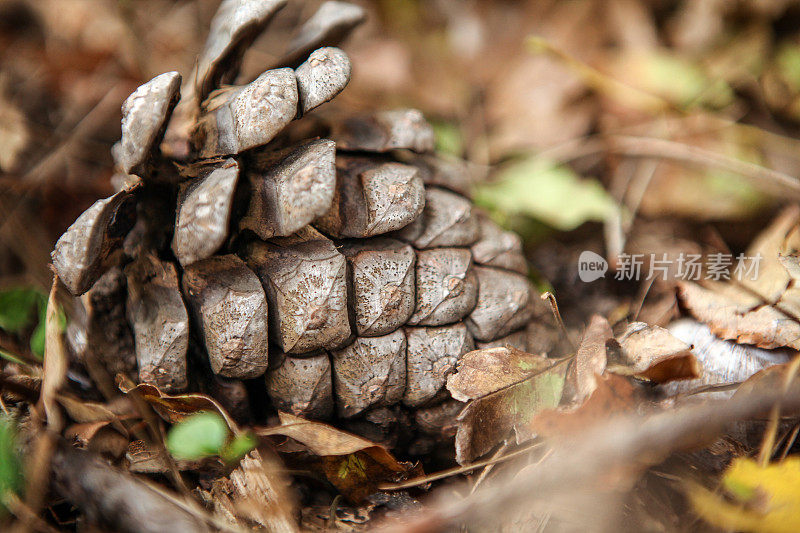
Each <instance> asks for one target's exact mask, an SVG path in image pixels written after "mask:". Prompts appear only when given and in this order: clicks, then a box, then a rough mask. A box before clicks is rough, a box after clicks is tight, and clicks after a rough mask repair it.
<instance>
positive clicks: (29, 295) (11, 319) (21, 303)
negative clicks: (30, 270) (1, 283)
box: [0, 287, 47, 333]
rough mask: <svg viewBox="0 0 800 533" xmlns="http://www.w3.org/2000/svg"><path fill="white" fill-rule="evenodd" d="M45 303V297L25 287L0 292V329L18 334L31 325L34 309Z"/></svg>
mask: <svg viewBox="0 0 800 533" xmlns="http://www.w3.org/2000/svg"><path fill="white" fill-rule="evenodd" d="M45 302H47V296H46V295H45V294H44V293H42V292H40V291H38V290H36V289H31V288H26V287H17V288H14V289H9V290H6V291H2V292H0V329H4V330H5V331H7V332H9V333H19V332H20V331H21V330H23V329H25V328H26V327H28V326H29V325H31V324H32V323H33V320H34V317H35V315H34V313H33V310H34V307H36V306H37V305H38V306H41V305H42V304H43V303H45Z"/></svg>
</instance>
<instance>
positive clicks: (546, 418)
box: [529, 373, 641, 437]
mask: <svg viewBox="0 0 800 533" xmlns="http://www.w3.org/2000/svg"><path fill="white" fill-rule="evenodd" d="M640 400H641V392H640V391H639V390H638V389H636V387H634V385H632V384H631V381H630V379H629V378H626V377H623V376H618V375H616V374H611V373H609V374H606V375H604V376H598V378H597V386H596V388H595V390H594V392H592V394H591V396H589V397H588V398H587V399H586V401H585V402H583V403H582V404H579V405H575V406H572V407H569V408H561V409H547V410H544V411H541V412H540V413H538V414H537V415H536V416H535V417H533V419H532V420H531V422H530V426H529V428H530V429H529V430H530V432H531V433H532V434H534V435H541V436H547V437H559V436H565V435H570V434H573V433H577V432H580V431H583V430H585V429H586V427H587V426H588V425H591V424H595V423H597V422H599V421H601V420H602V419H604V418H608V417H609V416H611V415H613V414H616V413H621V412H624V411H629V410H631V409H632V408H634V407H635V406H636V405H637V404H638V403H639V402H640Z"/></svg>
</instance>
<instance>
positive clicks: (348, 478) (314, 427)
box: [255, 413, 423, 502]
mask: <svg viewBox="0 0 800 533" xmlns="http://www.w3.org/2000/svg"><path fill="white" fill-rule="evenodd" d="M280 420H281V425H280V426H275V427H271V428H263V429H259V430H256V431H255V433H256V435H258V436H260V437H269V436H275V435H280V436H284V437H289V438H291V439H293V440H295V441H297V442H299V443H300V444H302V445H303V446H304V447H305V448H306V449H307V450H308V451H309V452H311V453H312V454H314V455H316V456H318V457H320V458H321V468H322V471H323V473H324V474H325V477H326V478H327V479H328V481H330V482H331V484H332V485H333V486H335V487H336V488H337V489H338V490H339V491H340V492H341V493H342V494H343V495H344V496H345V497H347V498H348V499H349V500H351V501H354V502H359V501H362V500H364V499H365V498H366V497H367V496H369V495H370V494H372V493H373V492H375V491H376V490H377V487H378V485H380V484H381V483H384V482H398V481H403V480H405V479H408V478H410V477H416V476H419V475H422V474H423V472H422V469H421V467H418V466H416V465H414V464H412V463H406V462H401V461H398V460H397V459H395V458H394V456H393V455H392V454H390V453H389V451H388V450H387V449H386V448H384V447H383V446H381V445H379V444H376V443H374V442H372V441H369V440H367V439H364V438H361V437H358V436H356V435H353V434H351V433H347V432H345V431H341V430H339V429H336V428H334V427H333V426H329V425H328V424H323V423H321V422H315V421H311V420H305V419H303V418H300V417H297V416H294V415H291V414H288V413H280Z"/></svg>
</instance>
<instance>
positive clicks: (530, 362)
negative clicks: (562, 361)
mask: <svg viewBox="0 0 800 533" xmlns="http://www.w3.org/2000/svg"><path fill="white" fill-rule="evenodd" d="M552 363H553V361H552V360H550V359H547V358H546V357H544V356H542V355H534V354H529V353H526V352H523V351H522V350H518V349H516V348H514V347H512V346H503V347H500V348H486V349H483V350H475V351H472V352H469V353H467V354H465V355H464V356H463V357H462V358H461V360H460V361H459V362H458V366H457V369H456V373H454V374H451V375H450V376H448V377H447V390H449V391H450V394H451V395H452V396H453V398H455V399H456V400H458V401H460V402H468V401H470V400H475V399H477V398H481V397H483V396H486V395H487V394H490V393H492V392H495V391H498V390H500V389H502V388H505V387H508V386H510V385H513V384H515V383H518V382H520V381H522V380H523V379H525V378H527V377H529V376H530V375H531V374H532V373H535V372H539V371H541V370H544V369H546V368H548V367H549V366H550V365H551V364H552Z"/></svg>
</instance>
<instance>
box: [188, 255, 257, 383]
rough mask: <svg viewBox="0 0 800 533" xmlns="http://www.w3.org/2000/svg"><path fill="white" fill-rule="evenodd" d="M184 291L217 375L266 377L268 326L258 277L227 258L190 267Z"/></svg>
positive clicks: (239, 262) (212, 258)
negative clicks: (264, 374) (264, 375)
mask: <svg viewBox="0 0 800 533" xmlns="http://www.w3.org/2000/svg"><path fill="white" fill-rule="evenodd" d="M182 286H183V294H184V295H185V297H186V302H187V304H188V306H189V309H190V310H191V312H192V316H193V318H194V323H195V324H196V325H197V327H198V332H199V335H200V337H201V339H202V340H203V342H204V343H205V347H206V352H207V353H208V360H209V363H210V364H211V369H212V370H213V371H214V373H216V374H220V375H222V376H225V377H230V378H240V379H250V378H255V377H258V376H260V375H262V374H263V373H264V372H265V371H266V369H267V348H268V345H267V334H268V333H267V332H268V321H267V299H266V296H265V295H264V289H263V288H262V287H261V282H260V281H259V279H258V277H257V276H256V275H255V274H254V273H253V272H252V271H251V270H250V269H249V268H247V265H245V264H244V262H243V261H242V260H241V259H239V258H238V257H236V256H235V255H223V256H218V257H210V258H208V259H204V260H202V261H198V262H196V263H194V264H192V265H191V266H189V267H187V268H186V269H185V270H184V273H183V279H182Z"/></svg>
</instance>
